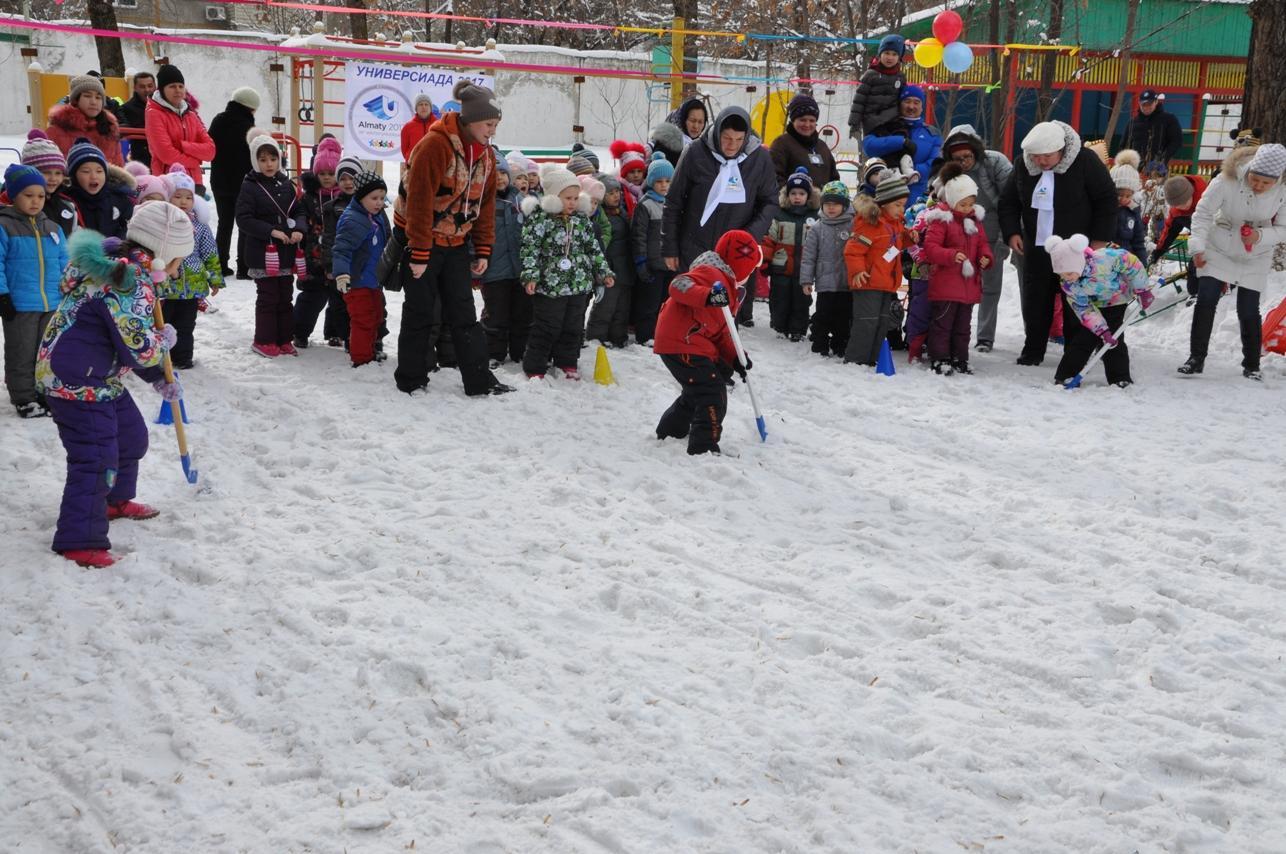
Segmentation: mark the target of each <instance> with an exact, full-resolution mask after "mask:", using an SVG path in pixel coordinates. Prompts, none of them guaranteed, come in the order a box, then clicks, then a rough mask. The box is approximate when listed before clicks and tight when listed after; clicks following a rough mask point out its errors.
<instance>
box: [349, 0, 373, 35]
mask: <svg viewBox="0 0 1286 854" xmlns="http://www.w3.org/2000/svg"><path fill="white" fill-rule="evenodd" d="M344 5H345V6H347V7H349V8H350V9H365V8H366V2H365V0H347V2H346V3H344ZM366 18H367V16H366V15H360V14H359V15H349V16H348V28H349V35H351V36H352V37H353V38H355V39H357V40H358V41H366V40H368V39H369V38H370V36H369V35H368V31H367V29H366Z"/></svg>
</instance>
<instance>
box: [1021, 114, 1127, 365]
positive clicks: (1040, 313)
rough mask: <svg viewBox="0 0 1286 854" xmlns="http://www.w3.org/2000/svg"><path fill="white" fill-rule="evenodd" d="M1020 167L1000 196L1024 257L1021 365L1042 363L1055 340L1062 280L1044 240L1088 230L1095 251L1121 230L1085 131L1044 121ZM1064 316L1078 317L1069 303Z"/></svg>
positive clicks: (1107, 181) (1027, 143)
mask: <svg viewBox="0 0 1286 854" xmlns="http://www.w3.org/2000/svg"><path fill="white" fill-rule="evenodd" d="M1022 150H1023V157H1022V163H1020V164H1018V165H1016V166H1015V168H1014V170H1013V171H1012V172H1011V173H1010V175H1009V181H1008V182H1007V183H1006V184H1005V189H1004V191H1003V192H1002V193H1001V194H1000V231H1001V233H1002V234H1003V235H1004V237H1005V242H1006V243H1008V244H1009V248H1010V249H1012V250H1013V251H1014V253H1015V254H1017V255H1021V256H1022V257H1023V285H1022V309H1023V327H1024V329H1025V332H1026V341H1025V343H1024V344H1023V351H1022V354H1021V355H1020V356H1019V357H1018V364H1020V365H1039V364H1040V363H1041V362H1042V361H1044V359H1045V349H1046V346H1047V345H1048V344H1049V326H1050V323H1051V321H1052V320H1053V317H1054V300H1055V299H1059V298H1061V294H1062V287H1061V286H1060V284H1059V278H1058V276H1057V275H1055V274H1054V271H1053V268H1052V267H1051V266H1050V261H1049V254H1048V253H1047V252H1046V251H1045V248H1044V247H1045V241H1047V240H1048V239H1049V238H1050V237H1051V236H1053V235H1055V234H1057V235H1059V236H1060V237H1066V236H1068V235H1072V234H1084V235H1086V236H1087V237H1089V239H1090V245H1091V247H1092V248H1094V249H1100V248H1102V247H1104V246H1106V245H1107V244H1108V243H1109V242H1110V241H1112V240H1113V239H1114V237H1115V235H1116V210H1117V207H1118V204H1117V200H1116V185H1115V184H1114V183H1113V182H1112V176H1111V175H1110V174H1108V171H1107V167H1106V166H1104V165H1103V162H1102V161H1101V160H1099V159H1098V157H1097V156H1096V155H1095V154H1094V152H1092V151H1090V150H1089V149H1087V148H1084V147H1082V145H1081V138H1080V135H1078V134H1077V133H1076V131H1074V130H1073V129H1072V128H1071V126H1070V125H1067V124H1065V123H1063V122H1041V123H1040V124H1038V125H1036V126H1035V127H1034V128H1032V129H1031V132H1030V133H1028V134H1027V136H1026V137H1025V138H1024V139H1023V142H1022ZM1064 316H1065V317H1074V316H1075V314H1074V313H1072V311H1071V309H1067V311H1066V313H1065V314H1064Z"/></svg>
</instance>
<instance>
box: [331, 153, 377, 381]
mask: <svg viewBox="0 0 1286 854" xmlns="http://www.w3.org/2000/svg"><path fill="white" fill-rule="evenodd" d="M354 180H355V183H356V185H357V189H356V190H354V191H353V200H352V201H351V202H349V204H348V207H347V208H345V209H344V212H343V213H342V214H341V215H340V217H339V224H338V225H336V226H335V247H334V249H333V250H332V251H331V272H332V273H333V274H334V276H335V287H337V288H339V292H340V293H341V294H343V295H344V304H345V305H347V306H348V318H349V327H348V355H349V357H350V358H351V359H352V361H353V367H354V368H356V367H359V366H361V365H365V364H366V363H368V362H373V361H375V339H376V338H377V337H378V335H379V331H380V321H382V320H383V319H384V291H383V289H382V288H381V287H380V280H379V277H378V276H377V275H376V274H375V268H376V266H377V265H378V264H379V261H380V256H381V255H383V254H384V245H385V244H386V243H388V238H389V231H390V230H391V229H390V226H389V222H388V217H387V216H386V215H385V214H384V199H385V197H386V196H387V195H388V187H387V185H385V183H384V179H383V178H381V177H380V176H379V175H377V174H375V173H374V172H362V173H360V174H359V175H358V176H357V177H356V178H355V179H354Z"/></svg>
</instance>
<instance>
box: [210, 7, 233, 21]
mask: <svg viewBox="0 0 1286 854" xmlns="http://www.w3.org/2000/svg"><path fill="white" fill-rule="evenodd" d="M205 19H206V20H207V21H226V20H228V10H227V9H225V8H223V7H222V6H206V7H205Z"/></svg>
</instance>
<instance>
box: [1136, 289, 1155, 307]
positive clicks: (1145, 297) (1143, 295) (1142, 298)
mask: <svg viewBox="0 0 1286 854" xmlns="http://www.w3.org/2000/svg"><path fill="white" fill-rule="evenodd" d="M1155 299H1156V295H1155V294H1153V293H1152V292H1151V291H1139V305H1141V306H1143V310H1144V311H1147V310H1148V306H1150V305H1152V302H1153V301H1154V300H1155Z"/></svg>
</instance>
